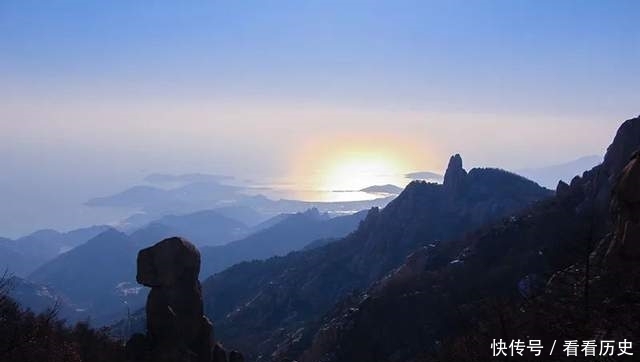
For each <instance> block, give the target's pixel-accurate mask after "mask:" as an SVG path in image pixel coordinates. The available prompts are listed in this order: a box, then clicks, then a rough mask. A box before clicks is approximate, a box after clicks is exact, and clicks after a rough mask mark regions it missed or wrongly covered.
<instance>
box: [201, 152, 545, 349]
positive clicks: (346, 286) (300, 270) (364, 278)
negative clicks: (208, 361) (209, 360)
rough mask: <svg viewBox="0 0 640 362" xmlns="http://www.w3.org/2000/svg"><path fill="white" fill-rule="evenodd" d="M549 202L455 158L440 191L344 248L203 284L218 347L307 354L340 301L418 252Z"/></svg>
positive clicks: (379, 221)
mask: <svg viewBox="0 0 640 362" xmlns="http://www.w3.org/2000/svg"><path fill="white" fill-rule="evenodd" d="M549 195H550V191H548V190H545V189H543V188H541V187H539V186H538V185H537V184H535V183H533V182H531V181H528V180H526V179H524V178H522V177H520V176H517V175H514V174H511V173H508V172H505V171H502V170H496V169H474V170H471V171H470V172H469V173H468V174H467V172H466V171H465V170H464V169H463V168H462V159H461V158H460V156H458V155H456V156H454V157H452V158H451V160H450V163H449V167H448V169H447V175H446V176H445V182H444V184H443V185H438V184H429V183H425V182H413V183H411V184H409V185H408V186H407V188H406V189H405V190H404V191H403V192H402V193H401V194H400V195H399V196H398V197H397V198H396V199H395V200H393V201H392V202H391V203H389V205H388V206H387V207H385V208H384V209H383V210H382V211H379V210H378V209H372V210H371V211H370V212H369V214H368V215H367V217H366V218H365V220H364V221H363V222H362V223H361V225H360V227H359V228H358V229H357V230H356V231H355V232H354V233H352V234H350V235H349V236H347V237H345V238H344V239H342V240H340V241H336V242H333V243H329V244H328V245H326V246H323V247H319V248H315V249H312V250H308V251H304V252H295V253H291V254H289V255H287V256H285V257H276V258H271V259H269V260H266V261H262V262H251V263H242V264H238V265H235V266H233V267H231V268H229V269H227V270H225V271H223V272H221V273H219V274H217V275H214V276H212V277H210V278H209V279H207V280H206V281H205V282H204V284H203V293H204V295H205V307H206V311H207V313H208V315H209V316H210V317H212V318H213V319H215V320H216V321H217V333H218V335H219V336H220V339H221V340H222V341H223V342H225V343H227V344H228V345H230V346H232V347H233V348H238V349H240V350H242V351H243V353H245V354H246V355H248V356H249V358H250V359H260V360H262V359H268V358H269V356H271V355H272V354H273V353H277V352H278V350H279V349H282V348H285V346H287V345H288V344H290V342H291V341H294V340H295V341H296V342H298V344H299V346H296V347H295V348H293V349H291V350H290V351H289V352H287V355H286V356H284V357H288V356H293V355H294V354H295V353H296V352H295V350H297V349H301V348H304V347H303V346H306V344H307V343H309V339H310V338H311V336H312V335H313V333H314V332H313V331H315V328H316V327H317V322H318V321H319V318H320V317H321V316H322V315H323V314H324V313H325V312H327V311H328V310H329V309H330V308H331V307H332V306H333V305H334V304H335V303H336V302H337V301H338V300H340V299H341V298H343V297H345V296H346V295H348V294H349V293H351V292H353V291H356V290H358V289H363V288H366V287H367V286H368V285H369V284H370V283H371V282H373V281H375V280H376V279H378V278H380V277H381V276H383V275H384V274H386V273H387V272H388V271H390V270H391V269H393V268H394V267H396V266H398V265H399V264H401V263H402V262H403V261H404V258H405V257H406V255H407V254H408V253H409V252H410V251H411V250H413V249H415V248H416V247H419V246H422V245H428V244H431V243H434V242H438V241H439V240H447V239H451V238H455V237H460V236H462V235H464V234H465V233H466V232H468V231H471V230H473V229H474V228H476V227H478V226H480V225H482V224H484V223H486V222H489V221H495V220H497V219H499V218H502V217H504V216H508V215H510V214H512V213H514V212H516V211H517V210H519V209H522V208H524V207H526V206H528V205H530V204H532V203H534V202H536V201H537V200H540V199H542V198H545V197H547V196H549Z"/></svg>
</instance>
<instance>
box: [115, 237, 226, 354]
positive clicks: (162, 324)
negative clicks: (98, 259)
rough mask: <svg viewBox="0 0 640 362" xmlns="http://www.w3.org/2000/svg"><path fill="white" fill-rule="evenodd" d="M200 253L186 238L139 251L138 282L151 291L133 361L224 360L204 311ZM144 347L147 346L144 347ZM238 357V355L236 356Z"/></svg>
mask: <svg viewBox="0 0 640 362" xmlns="http://www.w3.org/2000/svg"><path fill="white" fill-rule="evenodd" d="M199 273H200V252H199V251H198V249H196V247H195V246H194V245H193V244H191V243H190V242H188V241H187V240H184V239H182V238H177V237H173V238H169V239H165V240H163V241H161V242H159V243H157V244H155V245H154V246H152V247H149V248H146V249H142V250H140V252H139V253H138V273H137V277H136V279H137V281H138V283H140V284H143V285H145V286H147V287H151V292H150V293H149V297H148V299H147V306H146V312H147V336H146V338H145V337H142V336H141V335H134V336H133V337H132V338H131V340H130V341H129V343H128V346H127V347H128V348H127V349H128V352H129V356H130V358H131V359H133V360H145V359H147V360H148V359H149V358H150V360H152V361H166V362H182V361H185V362H186V361H188V362H212V361H213V362H220V361H225V362H226V359H222V360H221V359H220V357H219V356H220V354H221V352H220V351H222V354H224V355H225V356H226V352H225V351H224V349H222V347H221V346H219V345H216V350H215V351H216V353H215V354H214V353H213V352H214V343H213V328H212V324H211V322H210V321H209V319H208V318H207V317H205V316H204V314H203V308H202V292H201V288H200V282H199V281H198V274H199ZM145 349H146V351H145ZM236 358H237V357H236Z"/></svg>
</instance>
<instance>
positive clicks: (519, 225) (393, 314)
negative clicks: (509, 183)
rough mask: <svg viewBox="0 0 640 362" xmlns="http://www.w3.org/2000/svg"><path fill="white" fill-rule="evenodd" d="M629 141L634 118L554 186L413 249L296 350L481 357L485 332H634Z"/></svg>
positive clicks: (636, 243)
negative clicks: (511, 209)
mask: <svg viewBox="0 0 640 362" xmlns="http://www.w3.org/2000/svg"><path fill="white" fill-rule="evenodd" d="M639 147H640V118H635V119H631V120H628V121H626V122H624V124H623V125H622V126H621V127H620V129H619V131H618V133H617V135H616V137H615V139H614V141H613V143H612V144H611V146H610V147H609V149H608V152H607V155H606V157H605V159H604V162H603V163H602V164H601V165H599V166H596V167H595V168H593V169H592V170H589V171H587V172H585V173H584V174H583V175H582V176H581V177H576V178H575V179H574V180H573V181H572V182H571V185H567V184H564V183H561V184H559V187H558V190H557V194H556V196H555V197H553V198H551V199H549V200H546V201H545V202H542V203H540V204H538V205H535V206H533V207H531V208H528V209H526V210H524V211H523V212H520V213H519V214H518V215H515V216H513V217H510V218H508V219H506V220H503V221H501V222H498V223H495V224H493V225H492V226H490V227H485V228H482V229H480V230H478V231H476V232H474V233H473V234H470V235H468V236H466V237H463V238H459V239H458V240H455V241H451V242H449V243H442V244H439V245H435V244H434V245H429V246H426V247H422V248H419V249H417V250H416V251H415V252H414V253H413V254H412V255H411V256H410V257H409V258H407V260H406V262H405V263H404V264H403V265H402V266H401V267H399V268H397V269H396V270H395V271H394V272H392V273H391V274H390V275H389V276H387V277H386V278H384V279H382V280H380V281H378V282H377V283H375V284H374V285H373V286H372V287H371V288H369V289H368V290H367V291H366V292H364V293H361V294H358V295H354V296H353V297H352V298H351V299H349V300H346V301H344V302H343V303H342V304H341V305H339V306H337V307H335V308H334V309H333V310H332V311H331V312H330V313H328V314H327V315H326V316H325V317H324V318H323V322H322V324H321V327H320V328H319V329H318V330H319V332H318V333H316V335H315V337H314V339H313V343H312V345H311V347H310V348H308V349H307V350H306V351H305V352H304V353H303V355H302V357H301V360H302V361H306V362H312V361H313V362H318V361H345V362H346V361H436V360H488V359H490V358H491V355H490V348H489V347H488V346H489V345H490V343H491V340H492V338H508V339H514V338H521V339H523V340H528V339H535V338H536V337H537V338H538V339H542V340H551V339H554V338H556V339H567V338H568V337H571V338H574V339H580V338H582V337H584V338H583V339H589V338H591V339H593V338H599V339H620V340H622V339H623V338H627V339H635V340H638V337H639V335H638V331H637V329H636V330H630V329H628V326H631V325H634V323H637V321H638V320H639V319H638V318H639V317H640V316H638V311H639V310H640V308H639V307H640V295H639V294H638V292H637V291H638V287H639V286H640V285H639V283H640V278H639V272H638V268H637V262H638V261H639V260H640V258H639V253H638V252H639V251H640V232H639V230H640V229H639V226H638V225H639V223H638V220H639V219H640V203H639V202H638V201H639V197H638V190H639V188H640V176H639V175H638V174H639V172H640V171H639V170H638V169H639V166H638V164H639V159H638V154H637V153H636V154H635V155H634V156H633V157H632V155H633V153H634V151H635V150H637V149H638V148H639ZM630 158H632V160H631V161H629V160H630ZM470 174H471V173H470ZM625 311H626V312H625ZM634 321H635V322H634ZM625 326H626V327H625ZM555 358H556V356H552V357H550V360H555ZM523 360H526V359H523Z"/></svg>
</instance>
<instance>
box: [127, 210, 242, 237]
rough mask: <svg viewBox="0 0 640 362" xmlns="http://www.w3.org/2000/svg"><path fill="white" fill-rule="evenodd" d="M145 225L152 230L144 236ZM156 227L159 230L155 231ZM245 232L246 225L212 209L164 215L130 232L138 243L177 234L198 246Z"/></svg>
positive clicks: (238, 235) (146, 229)
mask: <svg viewBox="0 0 640 362" xmlns="http://www.w3.org/2000/svg"><path fill="white" fill-rule="evenodd" d="M148 229H152V230H154V231H153V232H151V233H150V235H149V236H146V235H145V234H147V233H148V232H149V230H148ZM159 230H163V231H162V232H158V231H159ZM246 233H247V227H246V226H245V225H244V224H242V223H241V222H239V221H236V220H233V219H231V218H228V217H226V216H222V215H220V214H219V213H218V212H217V211H215V210H204V211H198V212H194V213H190V214H186V215H170V216H164V217H162V218H160V219H158V220H156V221H154V222H152V223H151V224H150V225H148V226H147V227H145V228H142V229H141V230H138V231H136V232H135V233H134V234H133V235H135V236H134V239H136V240H137V241H139V242H140V243H141V244H142V245H150V244H152V243H155V242H157V241H158V240H162V239H165V238H168V237H172V236H180V237H183V238H185V239H188V240H190V241H191V242H193V243H194V244H196V245H198V246H203V245H223V244H226V243H228V242H229V241H232V240H237V239H239V238H241V237H243V236H244V235H246ZM151 237H152V238H151Z"/></svg>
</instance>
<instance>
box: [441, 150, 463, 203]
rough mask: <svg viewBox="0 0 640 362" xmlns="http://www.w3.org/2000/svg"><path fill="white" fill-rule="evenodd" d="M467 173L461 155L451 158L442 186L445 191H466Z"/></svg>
mask: <svg viewBox="0 0 640 362" xmlns="http://www.w3.org/2000/svg"><path fill="white" fill-rule="evenodd" d="M466 176H467V171H465V169H464V168H462V157H460V155H459V154H456V155H453V156H451V158H450V159H449V165H448V166H447V171H446V172H445V174H444V181H443V183H442V185H443V186H444V188H445V190H448V191H450V192H452V193H458V192H460V191H461V190H463V189H464V187H465V184H466Z"/></svg>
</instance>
